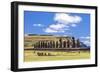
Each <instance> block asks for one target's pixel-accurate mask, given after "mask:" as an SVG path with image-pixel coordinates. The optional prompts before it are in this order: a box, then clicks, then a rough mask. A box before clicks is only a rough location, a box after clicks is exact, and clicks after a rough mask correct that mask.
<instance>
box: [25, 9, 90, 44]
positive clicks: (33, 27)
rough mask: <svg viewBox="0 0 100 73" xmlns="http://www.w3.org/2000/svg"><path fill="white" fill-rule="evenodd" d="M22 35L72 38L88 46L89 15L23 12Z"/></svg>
mask: <svg viewBox="0 0 100 73" xmlns="http://www.w3.org/2000/svg"><path fill="white" fill-rule="evenodd" d="M24 34H39V35H41V34H52V35H61V36H65V35H66V36H74V37H76V38H79V39H80V40H81V41H83V42H85V43H87V44H88V45H89V42H90V14H84V13H58V12H36V11H24Z"/></svg>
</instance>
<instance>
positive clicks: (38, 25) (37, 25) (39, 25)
mask: <svg viewBox="0 0 100 73" xmlns="http://www.w3.org/2000/svg"><path fill="white" fill-rule="evenodd" d="M33 26H36V27H42V26H43V25H42V24H33Z"/></svg>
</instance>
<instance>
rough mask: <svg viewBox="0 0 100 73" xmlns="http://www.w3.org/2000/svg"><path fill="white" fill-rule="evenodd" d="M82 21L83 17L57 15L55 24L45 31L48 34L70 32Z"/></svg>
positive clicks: (65, 14) (64, 14)
mask: <svg viewBox="0 0 100 73" xmlns="http://www.w3.org/2000/svg"><path fill="white" fill-rule="evenodd" d="M81 20H82V18H81V17H79V16H76V15H70V14H67V13H56V14H55V16H54V21H55V22H56V23H55V24H51V25H49V27H47V28H46V29H45V30H44V31H45V32H47V33H58V32H65V31H66V30H69V28H70V27H76V26H77V23H79V22H80V21H81Z"/></svg>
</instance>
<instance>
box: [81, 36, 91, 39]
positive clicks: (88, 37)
mask: <svg viewBox="0 0 100 73" xmlns="http://www.w3.org/2000/svg"><path fill="white" fill-rule="evenodd" d="M80 39H90V36H86V37H80Z"/></svg>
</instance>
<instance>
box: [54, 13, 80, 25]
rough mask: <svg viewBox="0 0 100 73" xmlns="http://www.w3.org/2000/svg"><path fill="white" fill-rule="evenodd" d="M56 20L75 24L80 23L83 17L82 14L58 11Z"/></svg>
mask: <svg viewBox="0 0 100 73" xmlns="http://www.w3.org/2000/svg"><path fill="white" fill-rule="evenodd" d="M54 20H55V21H57V22H59V23H62V24H73V23H79V22H80V21H81V20H82V18H81V17H80V16H77V15H70V14H67V13H56V14H55V17H54Z"/></svg>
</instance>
